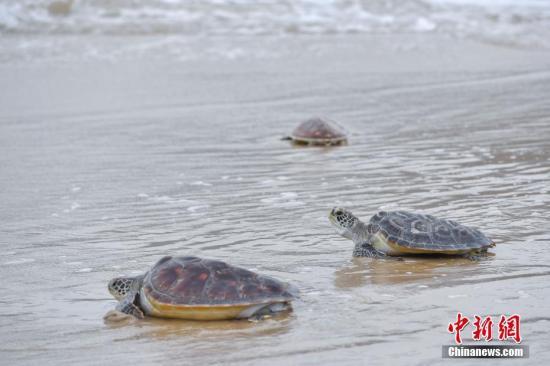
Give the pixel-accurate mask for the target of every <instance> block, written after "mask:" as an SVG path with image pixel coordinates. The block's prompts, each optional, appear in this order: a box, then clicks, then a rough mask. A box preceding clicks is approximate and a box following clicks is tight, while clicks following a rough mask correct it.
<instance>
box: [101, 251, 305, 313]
mask: <svg viewBox="0 0 550 366" xmlns="http://www.w3.org/2000/svg"><path fill="white" fill-rule="evenodd" d="M108 288H109V292H110V293H111V294H112V295H113V296H114V297H115V298H116V299H117V300H119V303H118V305H117V307H116V310H117V311H118V314H120V312H122V313H125V314H130V315H133V316H135V317H136V318H139V319H141V318H143V317H144V315H150V316H155V317H163V318H180V319H190V320H224V319H240V318H252V317H262V316H264V315H269V314H273V313H277V312H281V311H284V310H287V309H290V301H291V300H292V299H294V298H295V297H296V296H297V290H296V289H295V288H294V287H293V286H291V285H289V284H286V283H284V282H280V281H278V280H276V279H274V278H271V277H268V276H263V275H259V274H256V273H254V272H251V271H248V270H246V269H243V268H239V267H235V266H232V265H229V264H227V263H224V262H221V261H216V260H210V259H202V258H198V257H171V256H166V257H164V258H162V259H161V260H159V261H158V262H157V263H156V264H155V265H154V266H153V267H152V268H151V269H150V270H149V271H148V272H147V273H145V274H144V275H140V276H136V277H118V278H114V279H112V280H111V281H110V282H109V286H108Z"/></svg>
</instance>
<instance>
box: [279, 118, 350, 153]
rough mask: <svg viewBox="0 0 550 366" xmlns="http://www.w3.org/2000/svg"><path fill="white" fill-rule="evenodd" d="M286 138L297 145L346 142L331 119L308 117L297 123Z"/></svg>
mask: <svg viewBox="0 0 550 366" xmlns="http://www.w3.org/2000/svg"><path fill="white" fill-rule="evenodd" d="M286 139H288V140H291V141H292V142H293V143H294V144H297V145H309V146H331V145H343V144H346V143H347V137H346V135H345V133H344V132H343V131H342V130H341V129H340V128H339V127H338V126H337V124H336V123H335V122H333V121H330V120H328V119H325V118H321V117H313V118H310V119H308V120H306V121H304V122H302V123H300V124H299V125H298V127H296V128H295V129H294V131H292V133H291V134H290V136H288V137H287V138H286Z"/></svg>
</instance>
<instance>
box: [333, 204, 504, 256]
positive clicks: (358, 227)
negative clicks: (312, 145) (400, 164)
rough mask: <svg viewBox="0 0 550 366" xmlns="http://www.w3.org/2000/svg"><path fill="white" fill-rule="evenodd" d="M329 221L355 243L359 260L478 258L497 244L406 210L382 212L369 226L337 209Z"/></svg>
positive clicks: (461, 227) (475, 232) (472, 230)
mask: <svg viewBox="0 0 550 366" xmlns="http://www.w3.org/2000/svg"><path fill="white" fill-rule="evenodd" d="M329 219H330V221H331V223H332V224H333V225H334V226H335V227H336V228H337V230H338V232H339V234H340V235H342V236H344V237H345V238H348V239H351V240H353V242H354V243H355V249H354V250H353V255H354V256H355V257H384V256H401V255H415V254H442V255H464V256H466V257H469V258H471V259H476V256H477V255H479V254H480V253H485V252H486V251H487V249H488V248H489V247H493V246H495V243H494V242H493V241H492V240H490V239H488V238H487V237H486V236H485V235H484V234H483V233H482V232H480V231H479V230H477V229H475V228H471V227H467V226H464V225H461V224H458V223H456V222H454V221H451V220H446V219H438V218H436V217H433V216H431V215H423V214H418V213H411V212H406V211H394V212H385V211H380V212H378V213H377V214H376V215H374V216H372V217H371V219H370V221H369V223H368V224H365V223H364V222H362V221H361V220H359V219H358V218H357V217H356V216H355V215H353V214H352V213H351V212H350V211H348V210H346V209H343V208H333V209H332V211H331V212H330V215H329Z"/></svg>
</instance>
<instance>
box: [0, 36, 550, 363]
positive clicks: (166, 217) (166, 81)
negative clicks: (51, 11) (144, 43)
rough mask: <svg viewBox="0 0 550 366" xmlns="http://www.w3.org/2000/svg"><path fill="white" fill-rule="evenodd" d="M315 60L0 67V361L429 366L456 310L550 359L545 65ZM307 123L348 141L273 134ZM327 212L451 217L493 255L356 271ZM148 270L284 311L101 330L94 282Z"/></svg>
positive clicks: (389, 54) (437, 358)
mask: <svg viewBox="0 0 550 366" xmlns="http://www.w3.org/2000/svg"><path fill="white" fill-rule="evenodd" d="M296 42H298V44H300V42H303V45H304V47H305V48H304V49H307V47H309V45H311V42H312V40H310V39H302V40H301V41H296ZM405 43H407V42H405ZM322 44H324V43H322ZM329 44H330V46H326V45H324V46H322V47H321V46H319V48H317V49H316V50H317V51H316V52H313V51H311V49H308V50H309V51H307V55H306V56H304V55H303V54H302V55H300V54H298V53H296V54H295V57H296V59H291V60H289V59H276V60H271V59H269V58H264V59H259V60H258V59H255V58H253V57H250V58H246V57H243V59H241V60H237V61H231V62H227V60H226V61H224V62H219V63H215V62H204V63H199V62H196V63H195V62H187V63H185V62H183V61H181V62H173V63H166V64H163V63H159V62H153V61H151V62H150V63H148V62H146V61H140V63H139V64H137V63H130V64H126V63H122V62H119V63H117V62H112V63H111V62H106V63H92V64H90V63H87V62H81V63H66V64H62V65H55V64H48V65H34V64H32V65H21V64H17V63H13V64H5V65H2V66H1V72H0V75H1V80H2V82H3V85H10V89H9V91H7V90H3V91H2V92H0V93H1V95H2V100H3V101H4V102H0V103H4V104H3V105H2V109H1V111H2V112H0V132H1V133H0V168H1V172H2V174H1V175H2V180H1V181H0V202H2V205H1V206H0V219H1V221H2V225H1V228H0V230H1V236H0V240H1V241H2V248H3V253H2V257H1V274H2V278H3V281H2V283H1V284H0V288H1V290H2V299H1V302H2V307H1V308H0V315H1V318H0V319H1V325H2V330H3V331H2V334H1V336H0V352H1V354H2V359H3V362H6V364H14V363H17V364H35V363H36V362H38V360H39V361H40V362H41V363H42V364H45V365H60V364H74V363H78V364H127V363H132V364H153V363H155V364H167V363H171V362H173V361H176V362H178V363H179V364H212V363H213V364H221V363H224V364H250V365H252V364H268V365H269V364H273V365H275V364H303V365H308V364H316V365H318V364H327V365H328V364H336V363H338V364H342V365H345V364H362V363H367V362H368V363H373V364H381V363H388V362H391V363H396V364H438V363H443V362H442V360H441V346H442V345H444V344H451V342H452V336H451V335H450V334H448V333H447V324H448V323H449V322H451V321H453V320H454V318H455V315H456V312H457V311H461V312H463V313H464V314H466V315H469V316H473V315H474V314H480V315H492V316H494V317H498V316H499V315H500V314H512V313H518V314H520V315H521V316H522V334H523V338H524V344H527V345H529V346H530V353H531V359H530V360H529V361H530V363H532V364H545V363H548V362H550V352H549V350H548V348H547V345H548V342H549V341H550V337H549V334H548V326H549V325H550V317H549V310H550V305H548V298H549V296H550V290H549V286H548V279H549V277H550V263H549V259H550V254H549V251H548V242H549V240H550V234H549V233H548V224H549V221H550V211H549V209H548V207H549V204H550V195H549V193H550V185H549V178H550V162H549V158H550V142H549V141H550V119H549V116H550V106H549V104H548V100H549V97H550V72H549V71H548V70H549V68H548V64H549V62H548V60H549V59H548V56H547V54H545V53H540V54H538V53H536V52H535V53H529V54H523V53H520V54H516V53H513V52H512V53H511V54H510V55H508V56H509V57H508V58H506V60H510V59H514V60H516V61H517V60H519V61H517V62H516V61H514V62H512V63H511V64H508V66H506V67H503V66H502V65H500V66H499V65H494V62H493V60H494V58H493V57H494V55H495V54H496V55H498V52H500V51H498V50H496V49H491V50H489V51H487V54H486V55H485V56H480V55H479V54H478V56H471V55H470V56H468V57H469V58H470V59H472V58H474V59H475V57H478V58H477V59H475V60H474V61H472V62H471V64H470V65H467V64H462V65H453V64H452V60H453V58H454V56H453V55H454V54H455V53H456V54H462V53H466V52H467V51H471V50H472V49H473V50H478V51H479V49H478V48H475V47H478V46H475V45H470V46H469V47H470V48H467V49H466V50H465V51H464V52H462V51H461V50H460V49H459V50H458V51H457V50H456V49H451V50H450V51H449V50H448V49H446V48H445V47H447V46H445V47H444V48H443V49H444V50H446V51H445V52H446V53H445V54H446V55H447V56H448V60H447V61H446V62H443V64H439V63H438V64H437V67H433V66H434V65H433V64H430V62H431V63H433V62H434V61H433V59H432V58H431V56H430V55H431V54H433V52H439V51H438V49H436V50H435V51H434V50H432V49H430V48H429V46H428V51H426V53H425V54H424V53H422V52H423V51H422V52H420V54H421V56H419V57H416V56H414V53H409V52H407V53H405V54H403V53H399V52H396V51H395V50H393V51H392V50H391V49H390V50H388V49H386V50H382V51H376V52H381V53H382V55H383V56H380V55H376V52H375V55H373V56H372V57H373V58H374V59H375V60H378V59H380V60H385V61H387V63H385V62H378V61H372V58H371V57H365V58H359V59H358V60H357V61H354V62H355V63H353V67H348V66H350V64H346V65H345V66H342V65H343V64H342V63H346V62H348V63H349V62H352V61H349V60H351V59H353V57H352V58H350V59H347V58H344V57H343V56H342V57H340V56H341V54H340V53H339V52H341V51H342V50H341V49H338V46H336V45H334V44H332V43H331V42H329ZM360 44H362V45H364V43H360ZM306 45H307V46H306ZM243 47H244V46H243ZM471 47H474V48H471ZM481 49H485V48H481ZM254 50H255V49H254V48H252V51H254ZM256 50H257V49H256ZM335 50H336V51H335ZM198 51H199V50H198ZM281 52H283V51H281ZM353 52H355V51H353ZM510 52H511V51H510ZM250 54H254V53H253V52H251V53H250ZM473 54H474V53H472V55H473ZM319 55H321V57H319V60H320V61H318V62H311V60H312V59H315V58H316V57H318V56H319ZM411 55H412V56H411ZM487 55H489V56H487ZM518 55H519V56H518ZM522 55H525V59H523V58H522ZM363 56H364V55H363ZM309 57H311V59H310V58H309ZM415 57H416V58H415ZM403 58H408V59H407V60H408V61H403ZM243 60H244V61H243ZM363 60H364V62H363ZM369 60H370V61H369ZM373 62H374V63H376V62H378V64H377V65H378V66H376V67H374V66H373ZM438 62H439V61H438ZM388 64H389V66H388ZM473 64H475V66H472V65H473ZM365 65H366V66H365ZM390 69H392V70H393V71H390ZM395 70H397V71H395ZM314 114H322V115H327V116H330V117H331V118H333V119H335V120H337V121H339V122H340V124H341V125H343V126H344V127H345V128H346V129H347V131H348V132H349V135H350V144H349V145H348V146H344V147H337V148H296V147H292V146H290V145H289V144H288V143H287V142H285V141H281V140H280V137H282V136H283V135H284V134H285V133H287V132H288V131H291V130H292V128H293V127H294V126H295V124H296V123H297V122H299V121H300V120H301V119H304V118H307V117H309V116H310V115H314ZM335 205H338V206H344V207H347V208H349V209H351V210H352V211H353V212H355V213H356V214H358V215H359V216H360V217H361V218H363V219H365V220H366V219H368V218H369V217H370V215H372V214H373V213H375V212H376V211H377V210H380V209H384V210H393V209H398V208H399V209H408V210H415V211H422V212H425V213H429V214H433V215H439V216H442V217H447V218H451V219H454V220H456V221H459V222H461V223H464V224H467V225H474V226H477V227H479V228H480V229H481V230H482V231H483V232H485V233H486V234H487V235H488V236H489V237H491V238H493V239H494V241H495V242H496V243H497V246H496V248H494V249H492V250H491V252H492V253H493V254H494V255H492V256H490V257H489V258H488V259H486V260H483V261H480V262H471V261H468V260H464V259H421V258H413V259H407V260H406V261H404V262H395V261H374V260H370V259H353V258H352V257H351V251H352V243H351V242H349V241H347V240H346V239H343V238H341V237H339V236H338V235H337V234H336V233H335V232H334V230H333V229H332V228H331V226H330V224H329V222H328V219H327V215H328V213H329V211H330V209H331V208H332V207H333V206H335ZM166 254H189V255H199V256H204V257H211V258H218V259H222V260H226V261H228V262H231V263H233V264H236V265H241V266H244V267H246V268H249V269H254V270H257V271H259V272H262V273H266V274H269V275H273V276H275V277H278V278H281V279H284V280H288V281H291V282H292V283H294V284H296V285H297V286H298V287H299V289H300V291H301V299H300V300H298V301H296V302H295V304H294V312H293V313H292V314H290V315H288V316H283V317H280V318H276V319H268V320H266V321H262V322H258V323H250V322H247V321H236V322H211V323H198V322H185V321H164V320H154V319H149V320H146V321H143V322H135V323H130V324H126V325H124V326H120V327H115V326H108V325H106V324H104V323H103V321H102V316H103V315H104V314H105V313H106V312H107V311H108V310H110V309H112V308H113V307H114V306H115V301H114V300H113V299H111V298H110V296H109V294H108V292H107V289H106V285H107V282H108V280H109V279H110V278H112V277H113V276H116V275H119V274H136V273H141V272H142V271H144V270H145V269H147V268H148V266H150V265H151V264H152V263H154V262H155V261H156V260H157V259H159V258H160V257H161V256H163V255H166ZM465 337H466V338H468V339H469V338H470V336H469V335H466V336H465ZM503 363H504V362H503Z"/></svg>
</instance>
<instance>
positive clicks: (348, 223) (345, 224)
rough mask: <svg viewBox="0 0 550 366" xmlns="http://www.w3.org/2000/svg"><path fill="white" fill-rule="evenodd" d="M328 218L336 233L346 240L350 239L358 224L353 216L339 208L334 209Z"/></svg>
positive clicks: (357, 220)
mask: <svg viewBox="0 0 550 366" xmlns="http://www.w3.org/2000/svg"><path fill="white" fill-rule="evenodd" d="M328 218H329V220H330V222H331V223H332V225H334V227H335V228H336V230H338V233H339V234H340V235H342V236H343V237H344V238H348V239H352V237H353V229H354V227H355V225H356V224H357V223H359V222H360V221H359V219H358V218H357V217H356V216H355V215H354V214H352V213H351V212H350V211H348V210H346V209H345V208H340V207H334V208H333V209H332V211H330V215H329V216H328Z"/></svg>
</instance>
